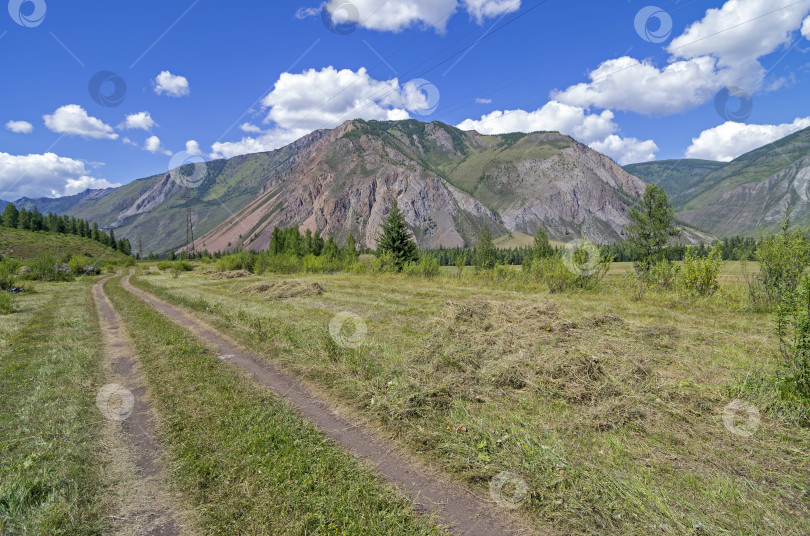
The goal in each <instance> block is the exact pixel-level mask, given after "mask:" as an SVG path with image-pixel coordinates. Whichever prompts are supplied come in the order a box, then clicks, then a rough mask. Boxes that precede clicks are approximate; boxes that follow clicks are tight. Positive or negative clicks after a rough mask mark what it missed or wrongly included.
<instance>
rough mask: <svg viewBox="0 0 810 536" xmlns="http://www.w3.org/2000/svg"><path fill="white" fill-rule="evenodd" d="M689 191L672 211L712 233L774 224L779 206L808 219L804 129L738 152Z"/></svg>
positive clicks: (808, 134)
mask: <svg viewBox="0 0 810 536" xmlns="http://www.w3.org/2000/svg"><path fill="white" fill-rule="evenodd" d="M689 194H690V195H689V196H688V198H687V199H685V200H684V201H683V202H682V203H680V204H679V205H678V206H677V207H676V208H677V210H678V217H679V218H681V219H683V220H684V221H686V222H688V223H690V224H693V225H697V226H699V227H701V228H705V229H709V230H710V231H712V232H714V233H716V234H718V235H726V236H728V235H735V234H748V235H751V234H756V233H757V232H758V229H759V228H760V227H761V228H762V229H763V230H765V231H773V230H776V229H777V228H778V225H779V222H780V221H781V218H782V213H783V211H784V209H785V206H789V207H791V208H792V209H793V220H794V223H796V224H799V225H808V224H810V129H805V130H802V131H799V132H797V133H795V134H792V135H790V136H787V137H786V138H783V139H781V140H779V141H777V142H775V143H772V144H769V145H766V146H764V147H761V148H759V149H756V150H754V151H751V152H749V153H747V154H744V155H742V156H740V157H739V158H737V159H735V160H733V161H732V162H730V163H729V164H727V165H725V166H723V167H722V168H719V169H718V170H716V171H714V172H712V173H710V174H708V175H706V176H705V177H704V179H703V180H702V182H701V183H700V184H699V185H698V186H696V187H695V188H694V189H693V190H692V191H691V192H689Z"/></svg>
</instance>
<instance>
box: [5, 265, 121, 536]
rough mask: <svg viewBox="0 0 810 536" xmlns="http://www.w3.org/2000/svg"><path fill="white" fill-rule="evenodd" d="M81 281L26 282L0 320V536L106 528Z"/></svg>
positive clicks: (92, 331)
mask: <svg viewBox="0 0 810 536" xmlns="http://www.w3.org/2000/svg"><path fill="white" fill-rule="evenodd" d="M90 284H91V281H82V282H76V283H72V284H58V283H51V284H44V283H38V284H36V286H35V287H34V288H35V292H26V293H23V294H20V295H18V296H17V297H16V300H15V313H14V314H11V315H6V316H3V317H1V318H0V533H2V534H4V535H6V534H8V535H13V534H47V535H57V534H70V535H95V534H100V533H101V532H103V531H104V530H105V529H106V528H107V527H108V525H107V523H106V520H105V517H104V516H105V514H106V512H107V510H106V508H107V505H106V501H105V494H104V493H103V486H104V484H103V478H102V474H101V468H100V467H99V441H100V429H101V420H102V418H101V415H100V414H99V412H98V411H96V409H95V394H96V392H95V389H97V388H98V386H99V385H101V383H102V382H101V379H102V373H101V368H100V346H99V345H100V339H99V334H98V329H97V327H96V323H95V309H94V308H93V306H92V302H91V300H90V294H89V285H90Z"/></svg>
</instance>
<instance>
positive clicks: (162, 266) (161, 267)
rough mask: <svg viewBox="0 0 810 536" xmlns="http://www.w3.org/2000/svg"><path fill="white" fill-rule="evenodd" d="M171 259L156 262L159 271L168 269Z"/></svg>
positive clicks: (170, 266)
mask: <svg viewBox="0 0 810 536" xmlns="http://www.w3.org/2000/svg"><path fill="white" fill-rule="evenodd" d="M172 266H173V265H172V261H160V262H158V263H157V269H158V270H160V271H161V272H162V271H163V270H170V269H171V268H172Z"/></svg>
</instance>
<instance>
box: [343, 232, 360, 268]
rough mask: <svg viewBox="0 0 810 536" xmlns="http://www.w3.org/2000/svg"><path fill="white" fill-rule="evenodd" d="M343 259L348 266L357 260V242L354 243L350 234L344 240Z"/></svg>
mask: <svg viewBox="0 0 810 536" xmlns="http://www.w3.org/2000/svg"><path fill="white" fill-rule="evenodd" d="M343 259H344V260H345V261H346V262H347V263H348V264H353V263H354V262H355V261H356V260H357V242H355V240H354V235H353V234H352V233H349V236H348V237H347V238H346V245H345V246H344V247H343Z"/></svg>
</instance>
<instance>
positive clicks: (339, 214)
mask: <svg viewBox="0 0 810 536" xmlns="http://www.w3.org/2000/svg"><path fill="white" fill-rule="evenodd" d="M192 175H193V177H192V178H193V179H194V184H193V185H192V186H196V187H188V188H186V187H184V185H183V184H184V182H186V181H187V179H184V176H192ZM645 186H646V185H645V183H644V182H643V181H642V180H641V179H639V178H637V177H635V176H633V175H631V174H630V173H627V172H626V171H625V170H623V169H622V168H621V167H619V166H618V165H617V164H616V163H615V162H613V161H612V160H611V159H609V158H608V157H606V156H604V155H601V154H599V153H597V152H596V151H594V150H592V149H590V148H588V147H586V146H584V145H582V144H580V143H579V142H577V141H575V140H574V139H572V138H570V137H568V136H564V135H562V134H559V133H556V132H535V133H532V134H505V135H495V136H486V135H481V134H479V133H477V132H474V131H469V132H465V131H462V130H459V129H457V128H454V127H451V126H449V125H445V124H443V123H439V122H434V123H429V124H427V123H421V122H419V121H415V120H407V121H390V122H379V121H362V120H353V121H348V122H346V123H344V124H342V125H340V126H339V127H337V128H335V129H332V130H320V131H316V132H313V133H311V134H309V135H307V136H305V137H303V138H301V139H300V140H298V141H296V142H294V143H292V144H290V145H288V146H286V147H283V148H281V149H278V150H276V151H272V152H266V153H256V154H249V155H244V156H238V157H235V158H231V159H229V160H217V161H213V162H207V163H206V164H204V165H200V166H197V167H196V168H193V167H192V166H191V165H189V166H185V167H184V168H182V169H175V170H171V171H170V172H168V173H163V174H160V175H155V176H153V177H148V178H145V179H140V180H136V181H134V182H131V183H129V184H127V185H125V186H122V187H120V188H117V189H115V190H113V191H111V192H106V193H105V194H104V195H102V196H100V197H96V198H92V199H91V198H86V199H82V200H80V201H78V202H77V203H75V204H74V205H73V206H71V207H70V208H68V209H67V210H66V213H68V214H69V215H72V216H76V217H81V218H84V219H87V220H91V221H96V222H98V223H99V225H101V226H103V227H105V228H113V229H115V233H116V235H117V236H119V237H126V238H129V240H130V241H131V242H132V243H133V245H136V244H138V242H139V241H141V242H142V244H143V251H144V252H148V251H158V252H162V251H167V250H169V249H172V248H179V247H182V246H183V245H185V244H186V217H187V213H188V214H190V216H191V220H192V223H193V228H194V235H195V239H196V240H195V246H196V247H197V248H198V249H207V250H209V251H219V250H225V249H229V248H235V247H245V248H251V249H261V248H265V247H267V244H268V243H269V239H270V233H271V231H272V229H273V227H274V226H286V225H292V224H298V225H300V226H302V227H303V228H308V229H312V230H313V231H314V230H316V229H318V230H320V231H321V233H323V234H329V233H331V234H334V235H335V238H336V240H338V241H339V242H342V241H343V240H344V239H345V237H346V236H347V235H348V233H349V232H351V233H353V234H354V236H355V238H356V239H357V241H358V242H359V243H361V244H363V245H366V246H371V247H373V246H374V244H375V239H376V237H377V233H378V232H379V225H380V222H381V221H382V219H383V218H384V217H385V215H386V213H387V211H388V208H389V207H390V206H391V204H392V203H393V202H394V201H395V200H396V201H397V202H398V203H399V206H400V207H401V208H402V210H403V212H404V214H405V217H406V220H407V222H408V224H409V226H410V227H411V229H412V230H413V232H414V235H415V237H416V239H417V241H418V242H419V244H420V246H421V247H423V248H438V247H445V248H450V247H456V246H463V245H472V244H474V243H475V242H476V240H477V236H478V233H479V232H480V229H481V228H482V226H484V225H487V226H488V227H489V228H490V230H491V231H492V233H493V235H494V236H496V237H497V236H499V235H503V234H505V233H507V232H508V231H516V232H522V233H527V234H533V233H534V232H535V231H536V229H537V226H538V225H543V227H544V228H545V229H546V230H547V232H548V234H549V237H550V238H552V239H556V240H565V241H568V240H571V239H573V238H574V237H579V236H586V237H588V238H591V239H592V240H596V241H600V242H606V241H608V242H613V241H616V240H619V239H620V238H621V232H622V229H623V228H624V226H625V225H626V224H627V223H628V222H629V219H628V216H627V214H628V211H629V207H631V206H633V205H634V204H636V203H637V199H638V198H639V197H640V196H641V194H642V193H643V191H644V188H645ZM40 210H42V209H41V208H40Z"/></svg>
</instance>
